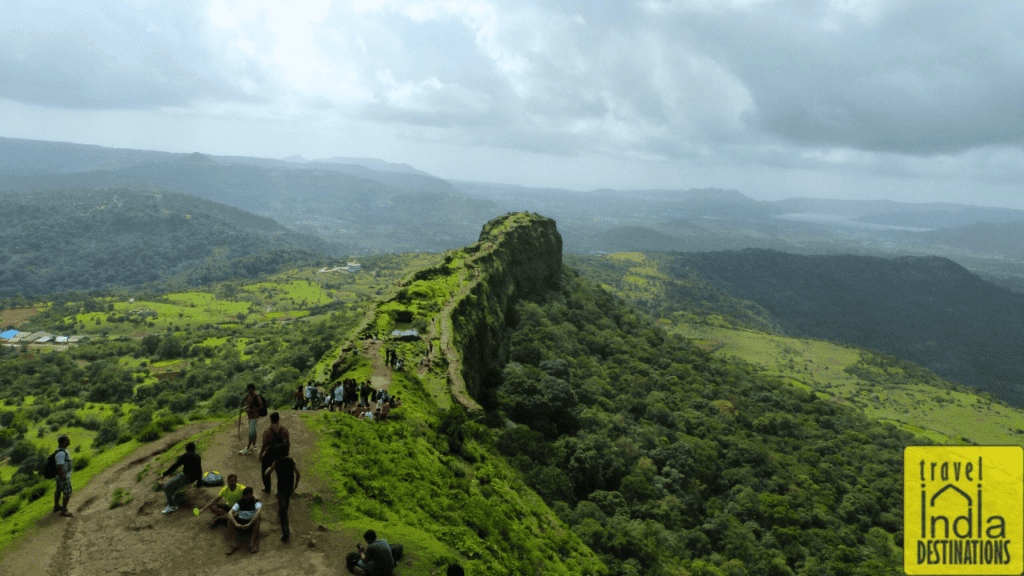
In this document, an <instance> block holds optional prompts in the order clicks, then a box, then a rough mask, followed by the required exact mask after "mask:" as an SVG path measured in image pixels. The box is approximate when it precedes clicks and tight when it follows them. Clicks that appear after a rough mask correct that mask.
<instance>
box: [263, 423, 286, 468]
mask: <svg viewBox="0 0 1024 576" xmlns="http://www.w3.org/2000/svg"><path fill="white" fill-rule="evenodd" d="M287 445H288V442H286V441H285V439H284V434H281V431H280V430H277V431H275V430H274V429H273V428H271V429H270V443H269V444H267V455H268V456H270V458H271V459H272V460H277V459H279V458H281V456H283V454H282V452H284V447H285V446H287Z"/></svg>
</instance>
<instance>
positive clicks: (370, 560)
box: [356, 530, 395, 576]
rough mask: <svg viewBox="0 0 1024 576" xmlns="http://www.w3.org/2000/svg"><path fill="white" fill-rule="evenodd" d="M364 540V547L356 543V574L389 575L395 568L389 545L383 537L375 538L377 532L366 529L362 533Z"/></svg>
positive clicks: (367, 575)
mask: <svg viewBox="0 0 1024 576" xmlns="http://www.w3.org/2000/svg"><path fill="white" fill-rule="evenodd" d="M363 539H364V540H366V548H363V547H362V546H361V545H358V544H357V545H356V548H358V549H359V558H360V560H359V563H358V564H356V574H365V575H366V576H391V575H392V574H393V573H394V570H395V559H394V557H393V556H392V555H391V546H390V545H388V541H387V540H385V539H383V538H377V533H376V532H374V531H373V530H367V531H366V532H365V533H364V534H363Z"/></svg>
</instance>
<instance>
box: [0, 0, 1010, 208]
mask: <svg viewBox="0 0 1024 576" xmlns="http://www.w3.org/2000/svg"><path fill="white" fill-rule="evenodd" d="M1022 23H1024V3H1021V2H975V1H964V2H944V1H939V0H924V1H920V2H910V1H908V2H890V1H881V0H833V1H827V0H808V1H787V2H775V1H771V0H640V1H631V0H585V1H584V0H550V1H534V0H510V1H504V0H409V1H404V0H348V1H342V0H337V1H333V2H332V1H329V0H324V1H313V0H303V1H300V0H291V1H270V0H267V1H263V0H243V1H238V2H233V1H228V0H223V1H221V0H217V1H210V2H166V1H160V2H157V1H154V2H148V1H135V2H86V1H84V0H83V1H77V0H76V2H63V1H62V2H48V1H41V0H32V1H20V0H13V1H12V0H5V1H4V2H3V3H0V136H7V137H17V138H33V139H41V140H62V141H70V142H79V143H88V144H100V145H104V146H117V147H129V148H142V149H151V150H167V151H174V152H192V151H201V152H207V153H213V154H238V155H252V156H263V157H274V158H282V157H286V156H290V155H293V154H300V155H302V156H305V157H306V158H322V157H330V156H365V157H376V158H382V159H385V160H388V161H391V162H407V163H410V164H412V165H413V166H416V167H417V168H420V169H422V170H425V171H428V172H430V173H433V174H435V175H438V176H441V177H445V178H457V179H465V180H480V181H490V182H504V183H514V184H522V185H527V186H552V187H563V188H570V189H577V190H586V189H594V188H617V189H640V188H684V189H685V188H692V187H722V188H735V189H738V190H740V191H742V192H744V193H746V194H747V195H749V196H752V197H754V198H759V199H776V198H785V197H793V196H813V197H833V198H891V199H894V200H901V201H910V202H923V201H933V200H941V201H958V202H964V203H972V204H983V205H996V206H1010V207H1016V208H1024V194H1022V192H1024V184H1022V183H1024V34H1021V29H1022V28H1021V26H1022Z"/></svg>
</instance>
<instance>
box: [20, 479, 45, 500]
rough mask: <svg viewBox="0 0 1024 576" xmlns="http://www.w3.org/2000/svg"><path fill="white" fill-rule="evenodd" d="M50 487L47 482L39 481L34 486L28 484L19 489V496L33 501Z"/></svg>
mask: <svg viewBox="0 0 1024 576" xmlns="http://www.w3.org/2000/svg"><path fill="white" fill-rule="evenodd" d="M49 489H50V483H49V482H40V483H39V484H36V485H35V486H29V487H28V488H25V489H24V490H22V491H21V497H22V498H23V499H25V500H27V501H29V502H35V501H36V500H39V499H40V498H42V497H43V494H46V493H47V492H48V491H49Z"/></svg>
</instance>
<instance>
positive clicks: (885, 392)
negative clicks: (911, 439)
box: [670, 323, 1024, 445]
mask: <svg viewBox="0 0 1024 576" xmlns="http://www.w3.org/2000/svg"><path fill="white" fill-rule="evenodd" d="M670 330H671V331H672V332H675V333H677V334H680V335H681V336H685V337H687V338H692V339H693V340H694V342H696V343H698V344H699V345H701V346H703V347H704V348H705V349H707V350H709V351H712V352H714V354H716V355H722V356H728V357H735V358H739V359H741V360H743V361H745V362H748V363H750V364H752V365H754V366H755V367H757V368H758V369H759V370H761V371H763V372H765V373H768V374H774V375H777V376H779V377H781V378H783V379H784V380H787V381H789V382H790V383H791V384H793V385H796V386H800V387H802V388H804V389H807V390H811V391H813V392H815V393H816V394H818V395H819V396H821V397H823V398H826V399H829V400H831V401H833V402H835V403H837V404H840V405H846V406H850V407H851V408H853V409H858V410H862V411H863V412H864V413H865V414H866V415H868V416H870V417H872V418H875V419H877V420H882V421H888V422H892V423H893V424H896V425H897V426H899V427H901V428H903V429H904V430H907V431H909V432H911V433H913V434H916V435H918V436H922V437H924V438H927V439H928V440H930V441H932V442H941V443H950V444H965V443H967V442H968V441H969V442H973V443H976V444H989V445H1014V444H1016V445H1021V444H1024V433H1018V432H1015V430H1018V429H1019V428H1020V427H1021V420H1022V417H1024V415H1022V414H1021V411H1019V410H1016V409H1014V408H1011V407H1009V406H1007V405H1005V404H1003V403H1001V402H998V401H995V400H992V399H989V398H986V397H985V396H983V395H978V394H973V393H970V392H964V391H959V390H955V389H945V390H944V389H940V388H936V387H935V386H933V385H931V384H928V383H924V382H915V381H913V380H912V379H910V380H909V381H905V382H901V383H899V384H887V383H884V382H883V383H878V382H876V381H869V380H864V379H863V378H861V377H859V376H856V375H854V374H851V373H849V372H848V371H847V369H848V368H852V367H854V366H855V365H856V364H857V363H858V362H859V361H860V360H861V354H862V351H861V350H859V349H856V348H851V347H845V346H842V345H839V344H835V343H832V342H824V341H819V340H810V339H804V338H789V337H785V336H776V335H771V334H765V333H761V332H754V331H746V330H738V329H731V328H724V327H718V326H708V325H702V324H689V323H679V324H674V325H672V326H671V328H670ZM867 354H870V353H867ZM899 376H900V375H899V374H894V373H892V371H891V370H890V372H889V373H888V374H886V377H887V378H889V379H897V378H898V377H899ZM922 422H927V423H928V426H927V427H923V426H921V423H922ZM965 439H966V440H965Z"/></svg>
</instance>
